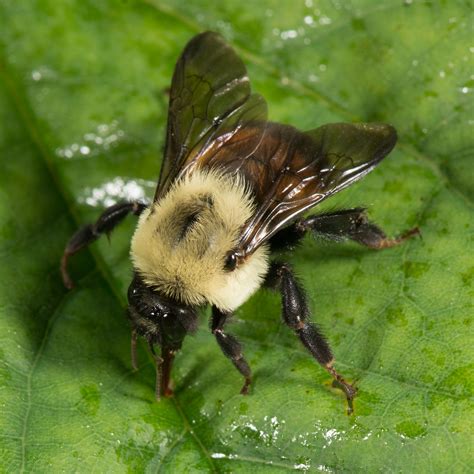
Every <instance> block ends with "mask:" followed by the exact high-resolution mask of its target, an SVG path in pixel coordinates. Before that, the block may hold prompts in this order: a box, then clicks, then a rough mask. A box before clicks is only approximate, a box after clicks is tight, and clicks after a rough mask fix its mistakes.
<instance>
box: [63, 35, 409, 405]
mask: <svg viewBox="0 0 474 474" xmlns="http://www.w3.org/2000/svg"><path fill="white" fill-rule="evenodd" d="M169 93H170V99H169V115H168V126H167V134H166V144H165V151H164V159H163V163H162V166H161V173H160V177H159V180H158V185H157V188H156V192H155V196H154V199H153V202H152V203H151V204H149V205H145V204H143V203H141V202H122V203H119V204H116V205H114V206H112V207H109V208H108V209H106V210H105V211H104V212H103V213H102V215H101V216H100V217H99V219H98V220H97V221H96V222H95V223H94V224H90V225H87V226H85V227H83V228H81V229H80V230H79V231H78V232H76V234H74V235H73V237H72V238H71V239H70V241H69V242H68V243H67V245H66V248H65V251H64V255H63V258H62V261H61V271H62V276H63V280H64V283H65V285H66V286H67V287H69V288H72V286H73V282H72V280H71V278H70V277H69V275H68V272H67V263H68V259H69V257H70V256H71V255H73V254H75V253H76V252H78V251H79V250H80V249H81V248H83V247H85V246H87V245H88V244H90V243H91V242H93V241H94V240H96V239H97V238H98V237H99V236H100V235H102V234H104V233H107V234H108V233H109V232H110V231H112V229H113V228H114V227H115V226H116V225H117V224H118V223H119V222H120V221H121V220H122V219H123V218H124V217H125V216H126V215H127V214H130V213H132V214H135V215H137V216H139V221H138V225H137V228H136V230H135V233H134V235H133V238H132V242H131V251H130V255H131V260H132V262H133V269H134V275H133V279H132V282H131V284H130V287H129V290H128V302H129V307H128V317H129V319H130V322H131V327H132V365H133V367H134V368H136V354H135V350H136V341H137V336H141V337H143V338H144V339H145V340H146V341H147V342H148V345H149V347H150V350H151V352H152V353H153V355H154V356H155V359H156V370H157V381H156V395H157V398H159V397H160V395H165V396H169V395H171V394H172V390H171V388H170V373H171V367H172V362H173V358H174V355H175V353H176V351H178V350H179V349H180V348H181V345H182V342H183V339H184V337H185V335H186V334H187V333H190V332H193V331H194V330H195V329H196V327H197V318H198V309H199V308H201V307H203V306H205V305H211V307H212V319H211V330H212V333H213V334H214V336H215V338H216V340H217V343H218V344H219V346H220V348H221V349H222V352H223V353H224V355H225V356H227V357H228V358H230V360H231V361H232V363H233V364H234V366H235V367H236V368H237V370H238V371H239V372H240V373H241V374H242V376H243V378H244V385H243V387H242V389H241V393H242V394H246V393H248V390H249V385H250V383H251V370H250V367H249V365H248V363H247V361H246V359H245V358H244V355H243V353H242V348H241V345H240V343H239V342H238V341H237V339H236V338H235V337H234V336H232V335H231V334H229V333H228V332H226V329H225V325H226V322H227V321H228V320H229V319H230V318H231V316H232V313H233V312H234V311H235V310H236V309H237V308H238V307H239V306H240V305H242V304H243V303H244V302H245V301H247V300H248V298H250V296H251V295H252V294H253V293H255V292H256V291H257V290H258V289H259V288H260V287H262V286H263V287H267V288H271V289H274V290H277V291H279V292H280V293H281V301H282V317H283V321H284V322H285V323H286V324H287V325H288V326H289V327H290V328H291V329H293V330H294V331H295V333H296V335H297V336H298V337H299V339H300V340H301V342H302V343H303V345H304V346H305V347H306V348H307V349H308V351H309V352H310V353H311V355H312V356H313V357H314V358H315V359H316V360H317V362H318V363H319V364H321V365H322V366H323V367H324V368H325V369H326V370H327V371H328V372H329V373H330V374H331V375H332V377H334V379H335V381H336V383H337V385H338V386H339V387H340V388H341V389H342V390H343V391H344V392H345V395H346V398H347V400H348V402H349V410H351V407H352V400H353V398H354V396H355V393H356V389H355V387H354V386H352V385H351V384H350V383H348V382H347V381H346V380H345V379H344V378H343V377H342V376H341V375H340V374H339V373H338V372H336V370H335V369H334V358H333V355H332V352H331V349H330V347H329V344H328V342H327V340H326V339H325V338H324V336H323V335H322V333H321V331H320V329H319V328H318V326H317V325H316V324H314V323H312V322H311V321H310V311H309V308H308V303H307V297H306V295H305V291H304V289H303V288H302V286H301V284H300V283H299V282H298V280H297V278H296V277H295V275H294V272H293V270H292V268H291V266H290V265H289V264H288V263H286V262H282V261H279V260H278V259H277V258H276V257H275V252H276V251H278V250H281V249H285V248H293V247H294V246H295V245H296V244H297V243H298V242H299V241H300V240H301V239H302V238H303V236H304V235H305V234H306V233H307V232H308V231H310V232H312V233H314V234H319V235H323V236H325V237H327V238H330V239H334V240H344V239H352V240H353V241H355V242H358V243H359V244H362V245H364V246H366V247H368V248H372V249H382V248H387V247H392V246H394V245H397V244H399V243H400V242H402V241H403V240H405V239H406V238H408V237H409V236H412V235H414V234H417V233H418V229H417V228H415V229H412V230H410V231H408V232H406V233H404V234H402V235H401V236H400V237H398V238H395V239H389V238H387V236H386V235H385V234H384V232H383V231H382V230H381V229H380V228H379V227H378V226H376V225H375V224H373V223H371V222H370V221H369V220H368V219H367V217H366V212H365V209H363V208H352V209H346V210H341V211H337V212H330V213H319V214H314V215H311V216H309V217H307V216H306V217H304V216H303V213H305V211H308V210H309V209H311V208H313V207H314V206H316V205H317V204H318V203H320V202H321V201H323V200H324V199H326V198H327V197H329V196H331V195H332V194H335V193H337V192H338V191H340V190H341V189H344V188H346V187H347V186H349V185H350V184H352V183H354V182H355V181H357V180H358V179H360V178H362V177H363V176H364V175H366V174H367V173H368V172H369V171H371V170H372V169H373V168H374V167H375V166H376V165H377V164H378V163H379V162H380V161H381V160H382V159H383V158H384V157H385V156H386V155H387V154H388V153H389V152H390V151H391V150H392V148H393V147H394V146H395V143H396V140H397V134H396V131H395V129H394V128H393V127H392V126H390V125H386V124H380V123H359V124H347V123H333V124H327V125H323V126H321V127H319V128H316V129H314V130H310V131H307V132H301V131H298V130H297V129H295V128H293V127H292V126H289V125H283V124H279V123H274V122H270V121H268V120H267V105H266V102H265V100H264V99H263V97H262V96H260V95H258V94H252V93H251V89H250V84H249V78H248V76H247V71H246V68H245V66H244V64H243V62H242V60H241V59H240V58H239V57H238V56H237V54H236V53H235V51H234V50H233V49H232V48H231V47H230V46H229V45H228V44H226V42H225V41H224V39H223V38H222V37H221V36H220V35H218V34H217V33H213V32H205V33H202V34H199V35H197V36H195V37H194V38H193V39H191V41H190V42H189V43H188V44H187V46H186V47H185V49H184V51H183V53H182V54H181V56H180V58H179V59H178V61H177V64H176V67H175V71H174V75H173V79H172V83H171V88H170V92H169ZM156 346H160V347H161V353H160V354H159V355H158V354H157V353H156V352H155V347H156Z"/></svg>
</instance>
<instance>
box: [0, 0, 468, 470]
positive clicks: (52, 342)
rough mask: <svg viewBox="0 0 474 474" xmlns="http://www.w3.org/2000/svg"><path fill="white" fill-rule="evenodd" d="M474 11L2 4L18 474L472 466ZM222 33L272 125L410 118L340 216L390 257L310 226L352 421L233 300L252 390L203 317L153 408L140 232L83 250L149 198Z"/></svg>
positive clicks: (264, 318)
mask: <svg viewBox="0 0 474 474" xmlns="http://www.w3.org/2000/svg"><path fill="white" fill-rule="evenodd" d="M472 20H473V15H472V5H471V4H470V2H463V1H452V2H451V1H450V2H443V1H432V2H418V1H408V0H406V1H405V2H403V1H401V0H400V1H387V2H374V1H370V0H365V1H364V0H358V1H355V2H352V3H351V4H349V3H347V2H336V1H334V2H329V1H328V2H324V1H311V0H308V1H306V2H304V3H303V2H301V3H296V2H289V1H288V2H276V1H271V0H265V1H261V2H252V4H251V5H245V6H244V5H243V4H242V2H238V1H236V0H225V1H223V2H218V3H212V4H211V3H207V2H203V1H193V2H184V1H175V2H166V1H161V0H156V1H155V0H149V1H138V0H137V1H129V2H114V1H107V0H101V1H79V0H70V1H67V2H61V3H60V5H59V4H58V3H57V2H55V1H53V0H38V1H37V2H14V1H6V2H2V3H1V4H0V24H1V25H2V26H1V28H0V124H1V126H0V153H1V163H2V173H0V196H1V199H0V221H1V222H2V225H1V227H0V260H1V264H0V272H1V275H2V281H3V285H2V288H1V289H0V338H1V344H0V407H1V411H2V416H1V417H0V459H1V461H0V469H1V470H2V471H3V472H17V471H22V472H60V471H66V472H73V471H74V472H158V471H161V472H207V471H211V472H250V471H258V472H272V473H273V472H288V471H290V470H293V469H294V470H302V471H306V470H307V471H311V472H314V471H318V470H319V471H323V472H367V471H371V472H378V471H384V472H385V471H388V472H392V471H393V472H413V471H417V472H446V471H450V472H464V471H465V472H467V471H469V469H470V468H469V465H472V457H471V456H470V447H471V446H472V389H473V375H472V366H473V365H472V355H473V354H472V352H473V351H472V339H471V337H470V332H471V331H472V325H471V323H472V314H473V297H474V284H473V279H474V248H473V247H474V246H473V222H474V220H473V210H474V204H473V200H474V175H473V157H472V150H473V149H474V147H473V145H474V143H473V141H474V139H473V136H474V134H473V130H472V126H473V121H472V117H473V114H472V112H473V100H472V93H473V88H474V83H473V79H472V69H473V68H472V64H473V63H472V57H473V49H472V32H471V30H470V25H472ZM205 29H212V30H217V31H220V32H221V33H222V34H223V35H224V36H226V37H227V38H228V40H229V41H230V42H231V44H233V45H234V46H235V47H236V48H237V50H238V51H239V54H241V55H242V57H243V59H244V61H245V63H246V65H247V67H248V70H249V76H250V78H251V80H252V83H253V88H254V90H256V91H257V92H259V93H261V94H263V95H264V96H265V97H266V99H267V101H268V103H269V111H270V118H271V119H272V120H275V121H280V122H285V123H290V124H292V125H295V126H298V127H299V128H301V129H303V130H305V129H312V128H315V127H317V126H319V125H322V124H324V123H327V122H339V121H366V122H367V121H379V122H388V123H392V124H393V125H394V126H395V127H396V128H397V130H398V132H399V136H400V141H399V145H398V146H397V148H396V150H395V151H394V152H393V153H392V154H391V155H390V156H389V158H387V159H386V160H385V161H384V162H383V163H382V164H381V165H380V166H379V167H378V168H377V169H376V170H375V171H374V172H372V173H371V174H370V175H369V176H367V177H366V178H365V179H364V180H362V181H361V182H359V183H357V184H356V185H354V186H353V187H351V188H349V189H347V190H345V191H343V192H342V193H340V194H339V195H337V196H335V197H334V198H332V199H330V200H328V201H327V203H324V206H323V207H322V208H324V209H330V208H334V207H344V206H345V207H354V206H359V205H367V206H368V207H369V210H370V216H371V218H372V219H373V220H374V221H376V222H377V223H379V224H380V225H381V226H382V227H383V228H384V229H386V231H387V233H389V234H391V235H396V234H397V233H399V232H402V231H404V230H406V229H408V228H410V227H412V226H415V225H418V226H419V227H420V228H421V229H422V233H423V239H422V240H419V239H413V240H410V241H409V242H407V243H406V244H405V245H403V246H401V247H397V248H394V249H390V250H386V251H383V252H373V251H368V250H365V249H362V248H360V247H357V246H356V245H355V244H351V243H344V244H329V243H322V242H316V241H313V240H311V239H310V238H308V239H307V240H306V241H305V245H304V246H303V247H302V248H300V249H299V250H297V251H296V252H295V253H294V254H293V255H285V256H284V258H287V259H288V260H289V261H291V262H292V264H293V265H294V267H295V268H296V270H297V272H298V274H299V275H300V277H301V279H302V281H303V282H304V285H305V287H306V288H307V290H308V293H309V296H310V301H311V309H312V312H313V319H314V320H315V321H317V322H318V324H320V325H321V326H322V328H323V329H324V332H325V333H326V334H327V337H328V339H329V341H330V343H331V345H332V346H333V348H334V352H335V355H336V361H337V362H336V366H337V368H338V369H339V370H340V371H341V372H342V373H344V374H345V375H346V376H347V377H348V378H349V379H351V380H354V381H356V383H357V386H358V388H359V395H358V397H357V400H356V404H355V414H354V415H353V416H351V417H348V416H347V415H346V414H345V405H344V399H343V396H342V394H341V393H340V392H339V391H338V390H335V389H333V388H332V387H331V381H330V379H329V377H328V375H327V374H326V373H325V372H324V371H323V370H322V369H321V368H319V367H318V366H317V365H316V364H315V363H314V361H313V360H312V359H311V358H310V356H309V355H308V354H307V353H306V352H305V350H304V349H303V347H301V346H300V345H299V343H298V341H297V339H296V338H295V336H294V335H293V334H292V333H291V331H289V330H288V329H287V328H286V327H285V326H284V325H283V324H282V323H281V321H280V316H279V313H280V303H279V298H278V296H277V295H275V294H273V293H267V292H264V291H261V292H259V293H258V294H256V295H255V296H254V297H253V298H252V299H251V300H250V301H249V302H248V303H246V304H245V305H244V306H243V307H242V308H241V309H239V311H238V312H237V315H236V318H235V320H234V323H233V324H232V325H231V326H230V328H231V331H232V333H234V334H235V335H237V336H238V337H239V339H240V340H241V341H242V342H243V344H244V347H245V354H246V356H247V359H248V360H249V363H250V365H251V367H252V368H253V371H254V375H255V380H254V385H253V388H252V391H251V395H250V396H248V397H242V396H240V395H239V394H238V391H239V388H240V385H241V380H240V377H239V375H238V374H237V372H236V371H235V370H234V369H233V367H232V365H231V363H230V362H229V361H228V360H226V359H225V358H224V357H223V356H222V354H221V353H220V351H219V348H218V346H217V344H216V343H215V341H214V340H213V337H212V335H211V334H210V333H209V331H208V329H207V323H206V318H207V316H208V314H207V313H206V314H204V313H203V314H202V322H201V328H200V330H199V331H198V333H197V334H196V336H194V337H188V338H187V340H186V341H185V344H184V348H183V350H182V351H181V352H180V353H179V355H178V356H177V358H176V366H175V370H174V373H173V375H174V383H175V397H174V398H172V399H166V400H163V401H161V402H160V403H156V402H155V400H154V368H153V364H152V362H151V359H150V357H149V355H148V354H147V351H146V350H145V347H144V346H143V347H141V348H140V351H139V361H140V370H139V371H138V373H133V372H132V370H131V366H130V360H129V327H128V323H127V321H126V319H125V317H124V308H125V304H126V299H125V295H126V289H127V287H128V284H129V282H130V276H131V266H130V262H129V259H128V247H129V241H130V236H131V234H132V232H133V228H134V225H135V222H134V221H133V218H131V219H130V220H128V221H126V222H125V223H124V224H123V225H121V226H120V228H119V229H118V230H117V231H116V232H115V233H114V235H113V237H112V239H111V243H110V244H109V243H108V242H107V239H103V241H99V242H97V243H96V244H94V245H93V246H91V248H90V252H89V251H86V252H83V254H81V255H78V256H77V258H75V259H74V261H73V264H72V272H73V275H74V276H75V278H76V280H77V281H78V287H77V288H76V289H75V290H74V291H72V292H67V291H65V290H64V288H63V287H62V284H61V281H60V277H59V272H58V262H59V258H60V256H61V253H62V249H63V247H64V244H65V242H66V241H67V239H68V237H69V236H70V235H71V233H72V232H73V231H74V230H75V229H76V228H77V227H78V226H79V225H81V224H83V223H85V222H88V221H91V220H94V219H95V218H96V216H97V215H98V214H99V213H100V209H101V208H103V207H104V206H106V205H109V204H111V203H113V202H115V201H117V200H119V199H121V198H124V197H128V198H142V197H144V196H146V197H148V198H151V197H152V196H153V192H154V186H155V182H156V179H157V176H158V171H159V163H160V156H161V154H162V149H163V145H164V137H165V125H166V113H167V96H166V88H167V87H168V86H169V81H170V78H171V75H172V71H173V67H174V62H175V61H176V59H177V57H178V55H179V53H180V51H181V49H182V48H183V46H184V44H185V43H186V41H188V40H189V39H190V38H191V37H192V36H193V35H194V34H196V33H197V32H199V31H203V30H205Z"/></svg>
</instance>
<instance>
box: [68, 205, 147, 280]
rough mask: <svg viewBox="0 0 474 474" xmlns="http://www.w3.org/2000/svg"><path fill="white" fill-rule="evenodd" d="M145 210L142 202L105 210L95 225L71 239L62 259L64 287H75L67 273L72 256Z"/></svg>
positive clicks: (84, 228)
mask: <svg viewBox="0 0 474 474" xmlns="http://www.w3.org/2000/svg"><path fill="white" fill-rule="evenodd" d="M145 209H146V205H145V204H143V203H141V202H121V203H118V204H114V205H113V206H110V207H108V208H107V209H105V211H104V212H103V213H102V214H101V215H100V216H99V218H98V219H97V221H96V222H95V223H94V224H88V225H86V226H84V227H81V228H80V229H79V230H78V231H77V232H76V233H75V234H74V235H73V236H72V237H71V238H70V240H69V242H68V243H67V245H66V248H65V249H64V253H63V256H62V259H61V275H62V277H63V282H64V286H66V288H69V289H71V288H73V287H74V282H73V281H72V279H71V277H70V276H69V273H68V271H67V264H68V260H69V257H71V255H74V254H75V253H77V252H79V250H81V249H83V248H84V247H87V246H88V245H89V244H91V243H92V242H94V241H95V240H97V239H98V238H99V237H100V236H101V235H102V234H107V235H109V234H110V232H112V230H113V229H114V228H115V227H116V226H117V224H119V223H120V222H121V221H122V220H123V219H124V218H125V217H126V216H127V215H128V214H130V213H132V214H135V215H136V216H139V215H140V214H141V213H142V212H143V211H144V210H145Z"/></svg>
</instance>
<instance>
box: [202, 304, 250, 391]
mask: <svg viewBox="0 0 474 474" xmlns="http://www.w3.org/2000/svg"><path fill="white" fill-rule="evenodd" d="M229 317H230V314H229V313H223V312H222V311H220V310H219V309H217V308H216V307H215V306H213V307H212V319H211V330H212V334H214V336H216V339H217V343H218V344H219V346H220V348H221V350H222V352H223V353H224V355H225V356H226V357H228V358H229V359H230V360H231V361H232V363H233V364H234V366H235V368H236V369H237V370H238V371H239V372H240V373H241V374H242V375H243V376H244V379H245V381H244V386H243V387H242V389H241V390H240V393H241V394H242V395H247V393H248V391H249V385H250V383H251V381H252V372H251V370H250V367H249V365H248V363H247V361H246V360H245V359H244V356H243V355H242V346H241V345H240V343H239V341H237V339H236V338H235V337H234V336H232V335H231V334H227V333H225V332H224V325H225V323H226V321H227V319H228V318H229Z"/></svg>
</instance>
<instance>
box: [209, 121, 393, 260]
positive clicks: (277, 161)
mask: <svg viewBox="0 0 474 474" xmlns="http://www.w3.org/2000/svg"><path fill="white" fill-rule="evenodd" d="M255 136H259V137H262V136H263V139H262V140H260V142H259V144H258V146H257V147H255V140H254V138H253V137H255ZM396 140H397V134H396V131H395V129H394V128H393V127H391V126H390V125H385V124H376V123H374V124H364V123H362V124H345V123H335V124H328V125H324V126H322V127H320V128H317V129H315V130H311V131H308V132H305V133H303V132H300V131H298V130H296V129H295V128H293V127H290V126H288V125H281V124H277V123H264V124H259V123H258V122H253V123H252V124H251V126H248V127H246V128H245V129H242V130H240V131H239V132H237V133H235V134H234V135H233V136H232V137H231V138H230V139H228V140H227V141H226V143H225V146H223V147H220V148H219V149H218V150H217V151H216V150H212V147H209V148H208V150H207V152H206V153H204V154H203V155H202V156H201V157H200V163H201V166H208V167H212V168H213V167H220V168H224V169H225V171H226V172H240V173H242V174H243V175H244V176H245V177H246V179H247V181H248V182H249V183H250V184H251V185H252V188H253V190H254V193H255V197H256V200H257V203H258V207H257V209H256V212H255V214H254V216H253V217H252V219H251V220H250V221H249V222H248V223H247V225H246V226H245V229H243V232H242V235H241V238H240V243H239V249H238V253H240V254H241V255H248V254H251V253H252V252H253V251H255V249H256V248H257V247H258V246H259V245H261V244H262V243H263V242H265V241H266V240H268V239H269V238H270V237H271V236H272V235H274V234H275V233H276V232H277V231H278V230H280V229H281V228H282V227H284V226H285V225H287V224H288V223H289V222H290V221H291V220H293V219H295V218H296V217H297V216H298V215H299V214H301V213H303V212H304V211H306V210H308V209H309V208H311V207H312V206H314V205H316V204H317V203H319V202H321V201H322V200H323V199H325V198H327V197H328V196H330V195H332V194H334V193H336V192H338V191H340V190H341V189H343V188H345V187H347V186H349V185H350V184H351V183H353V182H354V181H356V180H358V179H360V178H362V177H363V176H364V175H365V174H367V173H368V172H369V171H371V170H372V169H373V168H374V167H375V166H376V165H377V163H378V162H379V161H380V160H382V159H383V158H384V157H385V156H386V155H387V154H388V153H389V152H390V151H391V150H392V148H393V147H394V146H395V143H396Z"/></svg>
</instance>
